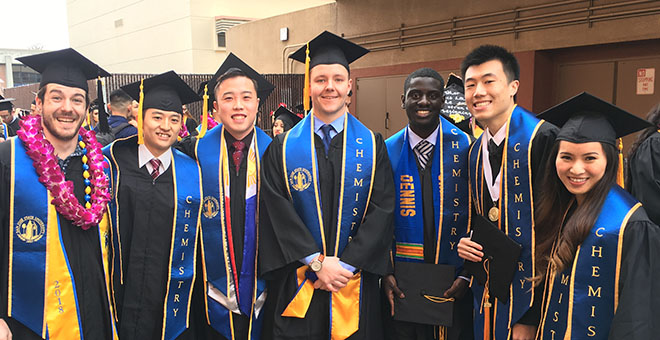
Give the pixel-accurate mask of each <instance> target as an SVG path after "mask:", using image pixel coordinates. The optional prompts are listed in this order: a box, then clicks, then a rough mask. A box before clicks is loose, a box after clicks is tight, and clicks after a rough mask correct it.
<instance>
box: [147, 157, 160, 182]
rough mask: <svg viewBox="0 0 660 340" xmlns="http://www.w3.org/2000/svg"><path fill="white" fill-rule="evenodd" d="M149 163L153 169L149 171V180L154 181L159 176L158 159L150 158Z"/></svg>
mask: <svg viewBox="0 0 660 340" xmlns="http://www.w3.org/2000/svg"><path fill="white" fill-rule="evenodd" d="M149 163H151V167H152V168H153V170H151V179H153V180H155V179H156V178H158V175H160V159H158V158H152V159H151V160H150V161H149Z"/></svg>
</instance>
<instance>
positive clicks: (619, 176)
mask: <svg viewBox="0 0 660 340" xmlns="http://www.w3.org/2000/svg"><path fill="white" fill-rule="evenodd" d="M624 182H625V179H624V178H623V139H621V138H619V169H618V170H617V174H616V183H617V184H619V185H620V186H621V187H622V188H623V187H624Z"/></svg>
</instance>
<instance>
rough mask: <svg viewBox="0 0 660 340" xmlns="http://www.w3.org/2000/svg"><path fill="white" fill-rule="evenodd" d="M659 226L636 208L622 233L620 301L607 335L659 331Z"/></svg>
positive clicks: (641, 334) (644, 335)
mask: <svg viewBox="0 0 660 340" xmlns="http://www.w3.org/2000/svg"><path fill="white" fill-rule="evenodd" d="M659 291H660V228H659V227H658V226H657V225H655V224H653V223H652V222H651V221H649V220H648V218H646V214H645V212H644V210H643V209H638V211H636V212H635V213H634V214H633V216H631V221H629V222H628V225H627V226H626V230H625V232H624V236H623V258H622V259H621V272H620V280H619V304H618V308H617V309H616V312H615V314H614V319H613V320H612V326H611V328H610V334H609V339H654V338H656V337H657V334H658V333H659V332H660V294H658V292H659Z"/></svg>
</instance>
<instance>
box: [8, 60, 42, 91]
mask: <svg viewBox="0 0 660 340" xmlns="http://www.w3.org/2000/svg"><path fill="white" fill-rule="evenodd" d="M12 76H13V77H14V86H23V85H28V84H34V83H38V82H40V81H41V75H40V74H39V73H37V72H36V71H34V70H33V69H31V68H29V67H27V66H25V65H16V64H14V65H13V66H12Z"/></svg>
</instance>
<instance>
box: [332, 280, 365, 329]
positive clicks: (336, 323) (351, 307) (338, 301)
mask: <svg viewBox="0 0 660 340" xmlns="http://www.w3.org/2000/svg"><path fill="white" fill-rule="evenodd" d="M360 274H361V273H359V272H358V273H357V274H355V275H353V277H352V278H351V279H350V280H349V281H348V284H346V287H344V288H342V289H340V290H339V291H338V292H334V293H332V325H331V326H330V327H331V328H330V339H331V340H344V339H346V338H348V337H349V336H351V335H353V333H355V332H357V330H358V327H359V326H360V286H361V285H362V283H361V281H362V277H361V275H360Z"/></svg>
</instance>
